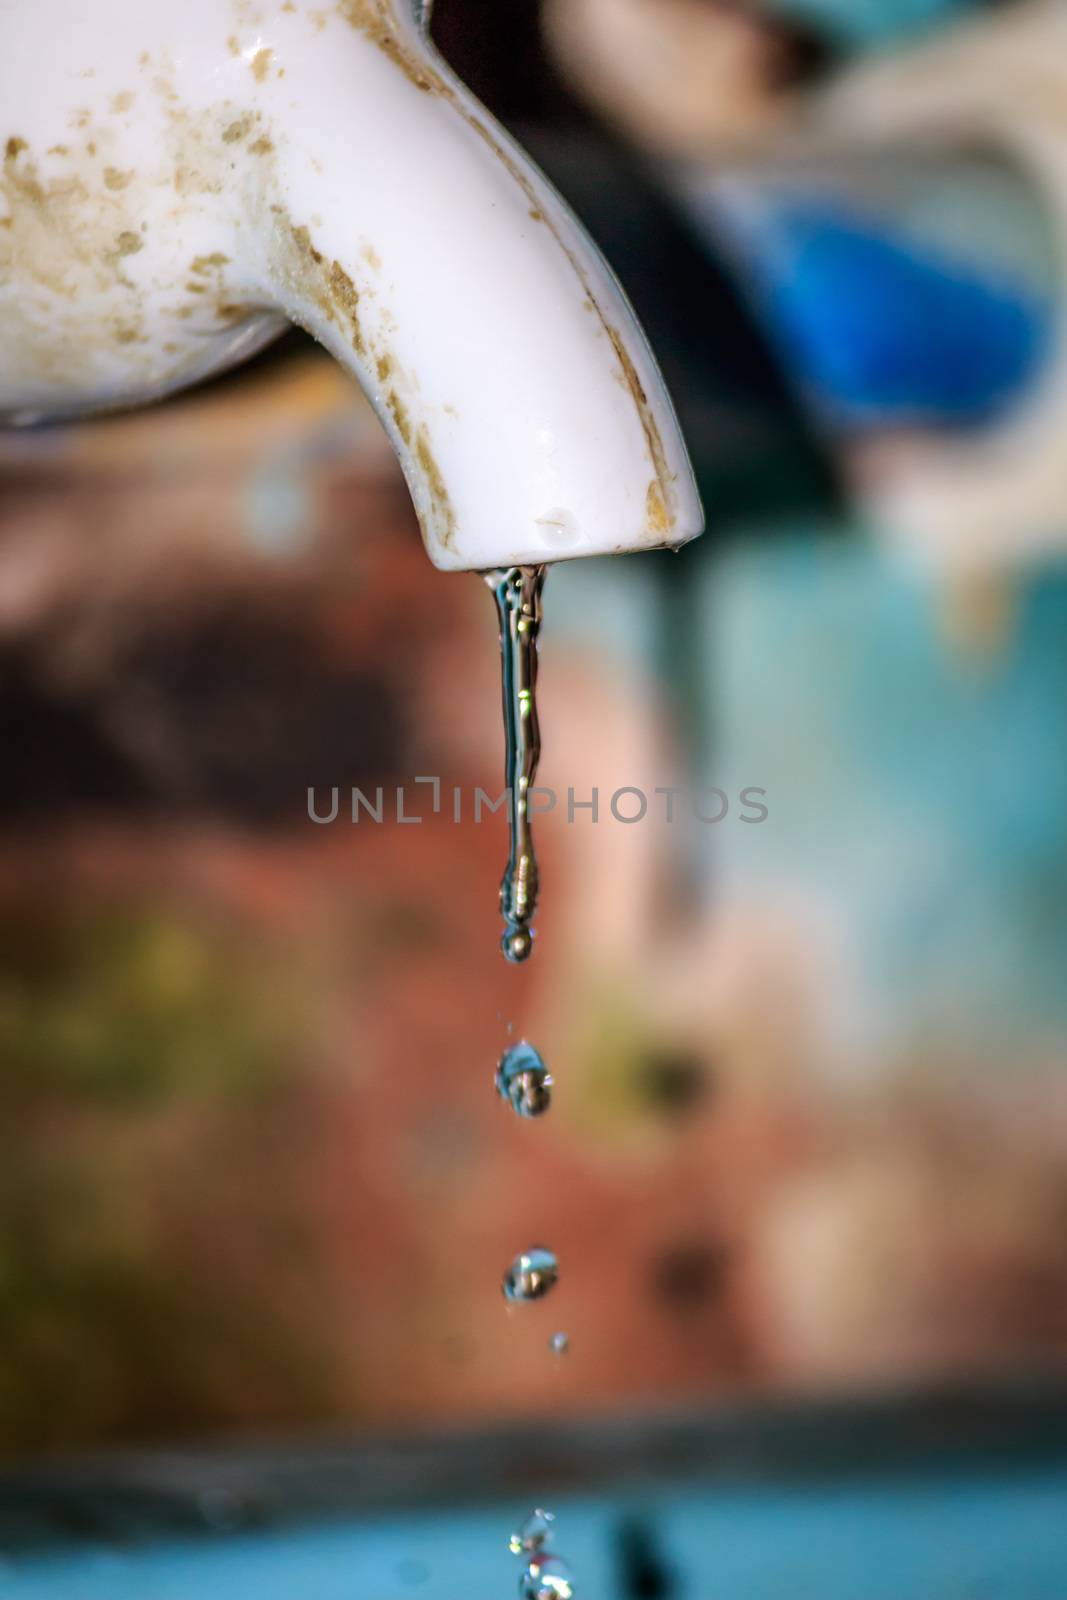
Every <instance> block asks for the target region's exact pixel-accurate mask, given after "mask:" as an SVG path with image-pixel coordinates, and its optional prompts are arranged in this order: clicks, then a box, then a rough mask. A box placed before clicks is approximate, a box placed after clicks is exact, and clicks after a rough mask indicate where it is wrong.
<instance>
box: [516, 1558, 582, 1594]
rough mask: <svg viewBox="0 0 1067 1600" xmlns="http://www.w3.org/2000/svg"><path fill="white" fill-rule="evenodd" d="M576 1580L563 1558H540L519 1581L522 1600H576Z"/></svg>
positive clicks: (531, 1564) (533, 1562) (531, 1563)
mask: <svg viewBox="0 0 1067 1600" xmlns="http://www.w3.org/2000/svg"><path fill="white" fill-rule="evenodd" d="M574 1592H575V1591H574V1579H573V1578H572V1576H571V1569H570V1567H568V1565H567V1563H566V1562H565V1561H564V1559H563V1557H562V1556H538V1557H537V1558H536V1559H535V1560H533V1561H531V1562H530V1564H529V1566H528V1567H527V1568H526V1570H525V1572H524V1573H523V1575H522V1577H521V1578H520V1579H519V1596H520V1600H574Z"/></svg>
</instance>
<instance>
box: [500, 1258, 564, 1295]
mask: <svg viewBox="0 0 1067 1600" xmlns="http://www.w3.org/2000/svg"><path fill="white" fill-rule="evenodd" d="M558 1278H559V1262H558V1261H557V1260H556V1258H555V1256H554V1255H553V1254H552V1251H551V1250H546V1249H545V1248H544V1246H543V1245H536V1244H535V1245H533V1246H532V1247H531V1248H530V1249H529V1250H524V1251H523V1252H522V1254H521V1255H518V1256H516V1257H515V1259H514V1261H513V1262H512V1263H511V1266H510V1267H509V1268H508V1270H507V1272H506V1273H505V1274H504V1282H503V1284H502V1285H501V1287H502V1288H503V1290H504V1298H505V1299H506V1300H511V1301H512V1302H515V1301H520V1302H521V1301H529V1300H540V1299H542V1298H543V1297H544V1296H545V1295H546V1294H547V1293H548V1291H549V1290H550V1289H551V1288H552V1287H553V1286H554V1285H555V1283H556V1280H557V1279H558Z"/></svg>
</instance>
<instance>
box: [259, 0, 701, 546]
mask: <svg viewBox="0 0 1067 1600" xmlns="http://www.w3.org/2000/svg"><path fill="white" fill-rule="evenodd" d="M282 23H284V24H285V26H284V28H283V27H282ZM301 31H302V34H303V37H302V38H300V41H299V48H298V47H297V38H296V36H297V34H298V33H300V32H301ZM289 34H292V35H293V36H294V37H293V40H292V43H291V44H289V43H288V36H289ZM277 38H278V52H279V57H280V58H282V57H284V59H286V60H287V62H290V63H291V64H290V65H288V66H287V72H286V78H285V80H284V83H279V84H278V87H277V90H276V93H277V96H278V99H279V100H280V101H281V100H285V99H286V98H288V97H291V96H293V95H294V94H295V95H296V97H297V102H298V109H297V110H294V112H293V113H292V115H291V116H290V117H289V119H288V124H287V132H286V138H285V141H284V143H282V144H281V145H280V146H279V150H278V156H277V170H278V187H279V189H280V192H281V193H282V194H283V195H284V196H285V197H286V199H285V205H284V209H281V210H279V211H276V212H275V213H274V216H273V225H272V228H271V248H270V252H269V262H270V274H271V290H272V294H273V297H274V298H276V300H277V301H278V302H279V303H280V304H281V305H282V307H283V308H284V310H285V311H286V312H287V314H288V315H289V316H291V317H293V318H295V319H296V320H297V321H299V322H302V323H303V324H304V325H305V326H306V327H308V328H309V329H310V330H311V331H312V332H313V333H314V334H315V335H316V337H317V338H319V339H320V340H321V341H322V342H323V343H324V344H326V345H327V346H328V347H329V348H330V349H331V351H332V352H333V353H334V355H335V356H336V357H337V359H338V360H339V361H341V362H342V363H343V364H344V365H345V366H346V367H348V368H349V369H350V370H351V371H352V373H353V374H354V376H355V377H356V378H357V379H358V380H359V382H360V383H361V384H362V386H363V387H364V389H365V390H366V392H367V394H368V395H369V397H370V399H371V400H372V402H373V404H374V406H375V408H376V410H377V412H378V415H379V416H380V418H381V420H382V422H383V424H384V425H385V427H386V429H387V431H388V432H389V434H390V437H391V439H392V443H393V445H394V447H395V449H396V451H397V454H398V456H399V458H400V461H401V463H402V465H403V468H404V471H405V474H406V476H407V480H408V483H409V486H410V489H411V493H412V497H413V499H414V502H415V506H416V510H417V512H418V515H419V519H420V523H421V526H422V531H423V535H424V539H425V543H426V547H427V549H428V551H429V554H430V556H431V558H432V560H433V561H434V562H435V563H436V565H437V566H439V567H442V568H450V569H478V570H489V569H492V568H497V567H512V566H522V565H537V564H539V563H542V562H546V561H552V560H559V559H561V558H565V557H570V556H578V555H594V554H609V553H614V552H619V551H627V550H638V549H644V548H649V547H658V546H671V545H679V544H682V543H684V542H685V541H686V540H688V539H689V538H691V537H692V536H693V535H695V534H696V533H698V532H699V531H700V530H701V528H702V526H703V518H702V512H701V508H700V502H699V498H698V495H697V491H696V488H695V485H694V482H693V477H692V473H691V470H690V467H689V462H688V458H687V455H686V451H685V446H684V444H683V442H682V438H681V435H680V433H679V430H678V425H677V422H676V420H675V416H674V412H673V409H672V407H671V403H670V400H669V398H668V396H667V393H666V390H665V388H664V385H663V381H662V379H661V377H660V374H659V372H658V370H657V367H656V364H655V362H654V360H653V358H652V356H651V353H650V352H649V349H648V346H647V344H646V342H645V339H644V337H643V335H642V333H641V331H640V328H639V327H638V325H637V322H636V320H635V318H634V315H633V313H632V311H631V310H630V307H629V305H628V304H627V302H626V300H625V298H624V296H623V294H622V292H621V290H620V289H619V287H618V285H617V283H616V282H615V280H614V278H613V277H612V275H611V273H610V272H609V270H608V269H607V267H606V266H605V264H604V262H603V260H602V259H601V257H600V255H599V253H598V252H597V250H596V248H595V246H594V245H593V244H592V242H591V241H590V240H589V238H588V236H587V235H586V234H585V233H584V231H583V230H582V228H581V226H580V225H579V223H578V222H577V221H576V219H575V218H574V216H573V215H572V214H571V212H570V211H569V210H568V209H567V207H566V206H565V204H564V203H563V202H562V200H561V199H560V198H559V196H558V195H557V194H556V193H555V192H554V190H553V189H552V188H551V187H550V185H549V184H548V183H547V181H546V180H545V178H544V177H543V176H542V175H541V174H540V173H539V172H538V170H537V169H536V168H535V167H534V166H533V165H532V163H531V162H530V161H529V159H528V158H527V157H526V156H525V155H524V153H523V152H522V151H521V150H520V149H519V148H518V146H517V145H515V144H514V143H513V141H512V140H511V139H510V138H509V137H508V135H507V134H506V133H505V132H504V131H503V130H502V129H501V128H500V127H498V126H497V125H496V124H495V123H494V122H493V121H492V119H491V118H490V117H489V115H488V113H487V112H486V111H485V110H484V108H483V107H481V106H480V105H479V104H478V103H477V102H476V101H475V100H474V99H473V98H472V96H471V95H470V94H469V93H468V91H467V90H466V89H465V88H464V87H463V85H462V84H461V83H460V82H459V81H458V79H456V78H455V76H454V75H453V74H452V73H451V72H450V71H449V69H448V68H447V67H446V66H445V64H444V63H443V61H441V60H440V58H439V57H437V55H436V54H435V52H434V51H433V49H432V47H431V45H430V44H429V41H428V39H427V36H426V33H425V31H424V29H423V28H422V27H420V26H419V23H418V20H417V16H416V14H415V13H414V12H413V11H412V10H411V9H410V0H393V3H390V0H343V3H342V4H341V5H340V6H339V7H338V8H337V10H336V11H335V12H334V13H333V14H332V15H331V16H330V17H329V18H328V19H327V21H326V24H325V26H323V27H321V28H319V29H317V30H316V29H315V28H314V27H313V26H309V23H308V20H307V18H306V17H301V16H299V15H297V16H295V17H291V18H281V17H279V29H278V34H277ZM356 83H358V85H359V88H360V93H359V95H358V97H357V96H356V95H355V94H354V93H353V92H352V88H353V85H354V84H356ZM280 114H281V113H280V112H279V118H280Z"/></svg>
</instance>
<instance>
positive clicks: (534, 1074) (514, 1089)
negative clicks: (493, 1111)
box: [496, 1039, 552, 1117]
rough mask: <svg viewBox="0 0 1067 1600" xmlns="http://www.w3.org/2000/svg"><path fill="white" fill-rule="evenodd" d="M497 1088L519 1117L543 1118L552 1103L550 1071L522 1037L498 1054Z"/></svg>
mask: <svg viewBox="0 0 1067 1600" xmlns="http://www.w3.org/2000/svg"><path fill="white" fill-rule="evenodd" d="M496 1088H497V1093H498V1094H499V1095H500V1097H501V1098H502V1099H503V1100H506V1101H507V1102H508V1104H509V1105H510V1106H511V1108H512V1110H513V1111H514V1112H515V1114H516V1115H517V1116H520V1117H542V1116H544V1114H545V1112H546V1111H547V1110H548V1108H549V1106H550V1105H551V1104H552V1074H551V1073H550V1072H549V1070H548V1068H547V1067H546V1066H545V1064H544V1062H543V1061H542V1059H541V1057H540V1055H539V1054H538V1052H537V1051H536V1050H535V1049H534V1047H533V1045H532V1044H527V1042H526V1040H525V1039H522V1040H520V1042H519V1043H518V1044H514V1045H512V1047H511V1049H510V1050H507V1051H505V1052H504V1054H503V1055H502V1056H501V1058H500V1065H499V1066H498V1067H497V1069H496Z"/></svg>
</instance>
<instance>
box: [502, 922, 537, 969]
mask: <svg viewBox="0 0 1067 1600" xmlns="http://www.w3.org/2000/svg"><path fill="white" fill-rule="evenodd" d="M533 942H534V934H533V929H532V928H528V927H527V926H526V924H525V923H522V922H509V923H508V925H507V927H506V928H505V929H504V933H503V937H502V938H501V940H500V948H501V950H503V952H504V955H505V958H506V959H507V960H508V961H510V962H511V964H512V966H518V965H519V964H520V963H521V962H523V961H528V960H529V959H530V956H531V955H532V953H533Z"/></svg>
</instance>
